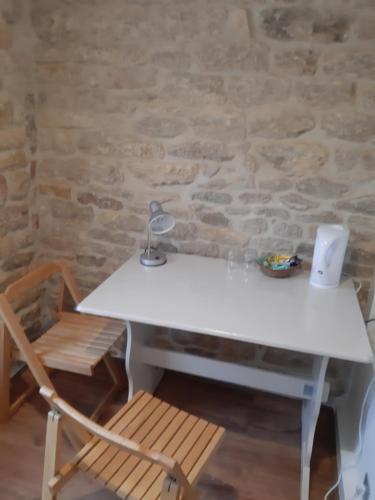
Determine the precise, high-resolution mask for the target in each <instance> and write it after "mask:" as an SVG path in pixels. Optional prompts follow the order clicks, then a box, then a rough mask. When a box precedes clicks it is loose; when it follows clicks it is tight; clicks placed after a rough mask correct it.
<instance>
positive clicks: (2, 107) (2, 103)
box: [0, 99, 13, 127]
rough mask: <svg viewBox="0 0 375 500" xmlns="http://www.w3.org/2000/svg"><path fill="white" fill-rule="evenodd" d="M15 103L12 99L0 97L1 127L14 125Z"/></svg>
mask: <svg viewBox="0 0 375 500" xmlns="http://www.w3.org/2000/svg"><path fill="white" fill-rule="evenodd" d="M12 121H13V104H12V103H11V102H10V101H6V100H3V99H0V127H4V126H9V125H12Z"/></svg>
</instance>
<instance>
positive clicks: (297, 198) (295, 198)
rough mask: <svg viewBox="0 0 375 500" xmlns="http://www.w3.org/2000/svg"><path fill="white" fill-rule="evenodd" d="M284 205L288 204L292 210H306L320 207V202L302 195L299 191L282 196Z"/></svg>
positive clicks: (281, 199)
mask: <svg viewBox="0 0 375 500" xmlns="http://www.w3.org/2000/svg"><path fill="white" fill-rule="evenodd" d="M280 201H281V202H282V203H283V205H286V206H287V207H288V208H290V209H291V210H296V211H298V212H306V210H310V209H311V208H318V206H319V203H318V202H316V201H313V200H310V199H308V198H305V197H303V196H301V195H300V194H298V193H290V194H287V195H285V196H282V197H281V198H280Z"/></svg>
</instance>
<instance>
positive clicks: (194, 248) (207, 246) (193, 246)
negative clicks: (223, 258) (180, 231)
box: [179, 240, 220, 257]
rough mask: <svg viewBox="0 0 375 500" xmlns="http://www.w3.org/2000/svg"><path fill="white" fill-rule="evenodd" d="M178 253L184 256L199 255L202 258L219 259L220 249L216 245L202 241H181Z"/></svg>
mask: <svg viewBox="0 0 375 500" xmlns="http://www.w3.org/2000/svg"><path fill="white" fill-rule="evenodd" d="M179 248H180V251H181V252H182V253H186V254H193V255H201V256H202V257H219V256H220V247H219V245H217V244H216V243H209V242H204V241H196V240H193V241H182V242H181V243H180V245H179Z"/></svg>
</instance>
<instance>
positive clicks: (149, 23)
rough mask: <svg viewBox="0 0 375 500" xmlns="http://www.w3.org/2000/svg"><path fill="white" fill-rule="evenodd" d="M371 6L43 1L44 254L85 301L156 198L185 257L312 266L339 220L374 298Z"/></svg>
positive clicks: (37, 6) (128, 248)
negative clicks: (322, 236)
mask: <svg viewBox="0 0 375 500" xmlns="http://www.w3.org/2000/svg"><path fill="white" fill-rule="evenodd" d="M373 7H374V4H373V1H372V0H340V1H333V0H332V1H330V2H324V1H323V0H311V1H309V2H308V1H307V0H285V1H283V0H232V1H228V0H189V1H179V0H139V1H135V0H80V1H79V2H73V1H72V0H34V1H33V2H32V22H33V27H34V29H35V34H36V37H37V44H36V49H35V78H36V85H37V89H38V98H37V110H38V112H37V117H38V120H37V124H38V134H39V146H38V147H39V154H38V166H37V184H38V205H37V206H38V210H39V218H40V231H39V233H40V246H39V257H40V258H49V257H53V256H63V257H66V258H67V259H69V260H70V261H71V262H72V265H73V267H74V268H75V270H76V272H77V273H78V276H79V278H80V280H81V283H82V285H83V286H84V287H85V288H86V289H87V290H90V289H92V288H93V287H95V286H96V285H97V284H98V283H99V282H100V281H102V280H103V279H104V278H105V277H107V276H108V274H109V273H111V272H112V271H113V270H114V269H115V268H116V267H117V266H119V265H120V264H121V263H122V262H123V261H124V260H125V259H126V258H127V257H128V256H129V255H130V254H132V253H133V252H134V251H135V250H136V249H138V248H139V247H140V245H142V244H143V243H144V237H145V235H144V227H145V221H146V219H147V205H148V202H149V201H150V200H151V199H153V198H155V199H158V200H159V201H161V202H163V203H164V206H165V208H166V209H168V210H170V211H171V212H173V213H174V214H175V215H176V217H177V220H178V222H177V225H176V228H175V230H174V231H173V233H172V234H171V235H170V236H168V237H165V238H164V240H163V244H164V246H165V247H166V248H167V249H170V250H172V251H180V252H186V253H197V254H202V255H210V256H223V255H225V253H226V251H227V250H228V248H231V247H241V248H248V249H252V250H253V251H254V254H260V253H262V252H266V251H278V252H290V253H292V252H298V253H299V254H300V255H301V256H302V257H304V258H306V259H309V258H311V254H312V248H313V243H314V238H315V231H316V227H317V225H318V224H319V223H322V222H329V223H336V222H339V223H346V224H348V225H349V227H350V229H351V245H350V246H351V256H350V258H349V259H348V263H347V266H346V270H347V271H348V272H349V273H351V274H353V275H354V276H356V277H358V278H360V279H361V280H362V281H363V286H362V290H361V297H362V300H363V301H365V299H366V296H367V293H368V288H369V284H370V281H371V279H372V275H373V270H374V266H375V195H374V186H375V165H374V160H375V147H374V131H375V109H374V102H375V50H374V48H375V43H374V38H375V36H374V33H375V30H374V24H375V12H374V9H373ZM175 340H176V339H175ZM177 342H178V339H177ZM189 342H190V344H189V345H190V347H191V349H196V344H197V343H199V341H198V340H197V339H195V338H194V339H193V338H192V339H191V341H190V340H189ZM210 342H211V341H210ZM187 347H189V346H183V348H187ZM206 347H207V346H206ZM206 347H205V348H206ZM207 349H208V350H209V351H211V352H212V350H213V351H215V352H218V350H220V348H219V347H217V346H208V347H207ZM225 351H226V352H227V349H225ZM240 351H241V348H240ZM255 351H256V350H254V352H255ZM254 356H255V357H257V359H260V358H261V359H264V357H265V356H268V357H269V358H268V362H270V363H273V362H276V363H279V362H281V363H282V362H283V361H284V360H285V359H288V360H290V357H289V356H288V355H286V356H285V357H284V358H283V355H282V353H273V352H268V353H264V352H263V351H262V352H261V353H259V351H256V354H254ZM298 363H299V361H298V360H296V361H295V363H294V364H296V365H298Z"/></svg>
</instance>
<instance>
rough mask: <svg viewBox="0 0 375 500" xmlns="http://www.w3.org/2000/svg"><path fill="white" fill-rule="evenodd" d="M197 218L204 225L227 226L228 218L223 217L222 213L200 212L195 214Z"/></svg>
mask: <svg viewBox="0 0 375 500" xmlns="http://www.w3.org/2000/svg"><path fill="white" fill-rule="evenodd" d="M197 217H198V218H199V220H201V221H202V222H204V223H205V224H209V225H211V226H220V227H227V226H229V219H228V217H225V215H224V214H223V213H222V212H205V211H203V210H200V211H198V212H197Z"/></svg>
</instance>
